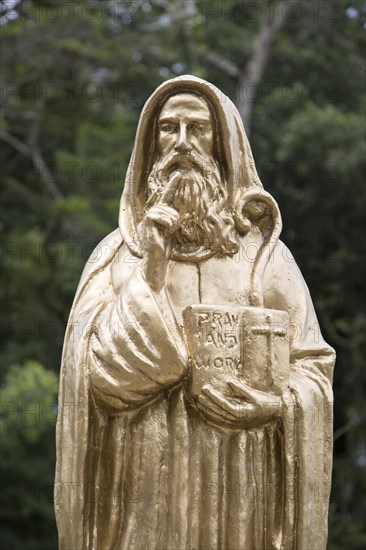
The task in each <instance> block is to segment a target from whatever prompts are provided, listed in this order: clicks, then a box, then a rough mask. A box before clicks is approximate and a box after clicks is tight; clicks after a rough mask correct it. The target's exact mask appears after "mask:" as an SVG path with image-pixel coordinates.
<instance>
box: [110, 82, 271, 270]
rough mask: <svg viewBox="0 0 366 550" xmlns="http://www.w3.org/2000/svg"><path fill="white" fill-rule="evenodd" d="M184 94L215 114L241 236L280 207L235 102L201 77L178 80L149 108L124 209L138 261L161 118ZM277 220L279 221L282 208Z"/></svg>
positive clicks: (125, 233)
mask: <svg viewBox="0 0 366 550" xmlns="http://www.w3.org/2000/svg"><path fill="white" fill-rule="evenodd" d="M184 92H191V93H195V94H196V95H199V96H201V97H203V98H204V99H205V100H206V101H207V102H208V103H209V105H210V107H211V109H212V111H213V113H214V118H215V122H216V149H217V151H216V153H217V155H218V159H219V164H220V167H221V170H222V171H223V172H224V174H223V176H224V177H225V181H226V184H227V191H228V196H229V206H230V208H231V210H232V212H233V215H234V219H235V223H236V227H237V229H238V231H239V232H241V233H243V234H245V233H247V232H248V231H249V230H250V228H251V227H252V221H253V220H250V216H251V217H253V215H254V216H256V217H258V215H262V217H263V215H264V213H266V212H267V210H268V204H269V203H271V204H270V210H271V211H273V205H274V204H275V201H274V199H273V198H272V197H271V196H270V195H269V194H268V193H266V192H265V191H264V190H263V186H262V183H261V181H260V179H259V176H258V173H257V170H256V167H255V163H254V159H253V155H252V151H251V148H250V145H249V142H248V139H247V136H246V133H245V130H244V127H243V123H242V121H241V118H240V115H239V113H238V110H237V109H236V107H235V105H234V104H233V103H232V101H231V100H230V99H229V98H228V97H227V96H226V95H225V94H223V93H222V92H221V91H220V90H219V89H218V88H216V86H214V85H213V84H210V83H209V82H207V81H205V80H202V79H200V78H197V77H195V76H191V75H184V76H179V77H177V78H173V79H171V80H168V81H166V82H164V83H163V84H161V86H159V87H158V88H157V89H156V90H155V92H154V93H153V94H152V95H151V96H150V98H149V99H148V100H147V102H146V103H145V105H144V108H143V110H142V113H141V116H140V120H139V124H138V127H137V132H136V138H135V144H134V148H133V151H132V155H131V160H130V164H129V167H128V170H127V174H126V180H125V185H124V190H123V194H122V199H121V203H120V213H119V227H120V231H121V234H122V237H123V239H124V241H125V243H126V244H127V246H128V247H129V248H130V250H131V252H132V253H133V254H134V255H136V256H138V257H142V246H141V243H140V241H139V236H138V232H137V226H138V224H139V223H140V221H141V219H142V215H143V211H144V208H145V203H146V185H147V178H148V175H149V173H150V171H151V168H152V165H153V162H154V160H155V155H156V151H155V147H156V143H157V139H156V138H157V136H156V128H157V125H156V121H157V116H158V114H159V112H160V110H161V108H162V106H163V105H164V103H165V102H166V100H167V99H168V98H169V97H170V96H173V95H176V94H178V93H184ZM248 198H250V201H251V202H253V201H255V206H254V208H253V204H252V205H251V208H250V209H249V210H248V212H245V207H246V205H247V203H248ZM261 199H263V200H261ZM259 203H264V205H265V206H264V207H262V206H259V208H258V204H259ZM258 212H259V214H258ZM248 214H249V217H248ZM276 217H277V221H278V219H279V218H278V217H279V212H278V208H277V216H276ZM277 225H278V224H277ZM272 229H273V228H272ZM173 259H176V260H181V261H197V260H198V259H202V256H200V258H198V257H197V256H196V257H194V258H192V257H191V256H189V255H188V254H186V255H185V254H178V253H176V254H175V256H174V255H173Z"/></svg>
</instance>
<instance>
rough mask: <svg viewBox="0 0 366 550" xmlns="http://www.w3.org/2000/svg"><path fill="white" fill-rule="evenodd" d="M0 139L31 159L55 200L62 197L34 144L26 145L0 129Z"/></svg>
mask: <svg viewBox="0 0 366 550" xmlns="http://www.w3.org/2000/svg"><path fill="white" fill-rule="evenodd" d="M0 139H2V140H3V141H5V142H6V143H8V144H9V145H11V146H12V147H14V149H16V150H17V151H19V153H21V154H22V155H25V156H26V157H29V158H30V159H32V161H33V164H34V166H35V167H36V169H37V170H38V172H39V174H40V176H41V178H42V180H43V182H44V184H45V186H46V187H47V189H48V191H49V193H50V194H51V196H52V197H53V198H54V199H55V200H60V199H62V198H63V193H62V192H61V190H60V188H59V187H58V185H57V182H56V180H55V178H54V177H53V175H52V174H51V171H50V170H49V168H48V166H47V164H46V162H45V160H44V158H43V156H42V153H41V151H40V149H39V148H38V147H36V146H34V147H30V146H29V145H26V144H25V143H23V142H22V141H20V140H19V139H18V138H16V137H15V136H12V135H11V134H9V133H8V132H6V131H5V130H0Z"/></svg>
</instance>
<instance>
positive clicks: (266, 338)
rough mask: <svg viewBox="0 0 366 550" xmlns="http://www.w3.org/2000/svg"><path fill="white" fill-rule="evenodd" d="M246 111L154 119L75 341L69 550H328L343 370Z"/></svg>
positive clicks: (198, 99) (64, 424)
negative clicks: (267, 186) (335, 409)
mask: <svg viewBox="0 0 366 550" xmlns="http://www.w3.org/2000/svg"><path fill="white" fill-rule="evenodd" d="M280 231H281V216H280V212H279V209H278V206H277V204H276V202H275V200H274V199H273V198H272V196H271V195H270V194H269V193H267V192H266V191H264V189H263V186H262V183H261V181H260V179H259V177H258V174H257V171H256V168H255V164H254V160H253V156H252V153H251V149H250V146H249V143H248V140H247V137H246V134H245V131H244V128H243V124H242V122H241V119H240V117H239V114H238V111H237V110H236V108H235V106H234V105H233V103H232V102H231V101H230V99H229V98H228V97H226V96H225V95H224V94H223V93H222V92H221V91H220V90H219V89H217V88H216V87H215V86H213V85H211V84H209V83H208V82H205V81H204V80H201V79H199V78H196V77H193V76H189V75H188V76H180V77H178V78H174V79H172V80H169V81H167V82H164V83H163V84H162V85H161V86H160V87H159V88H158V89H157V90H156V91H155V92H154V93H153V94H152V96H151V97H150V99H149V100H148V101H147V102H146V104H145V106H144V108H143V111H142V113H141V117H140V121H139V125H138V128H137V134H136V141H135V146H134V149H133V153H132V157H131V161H130V164H129V169H128V172H127V176H126V180H125V184H124V189H123V193H122V199H121V206H120V215H119V228H118V229H116V230H115V231H114V232H113V233H111V234H110V235H109V236H107V237H106V238H105V239H104V240H103V241H102V242H101V243H100V244H99V245H98V246H97V247H96V249H95V251H94V253H93V254H92V256H91V257H90V259H89V260H88V262H87V265H86V267H85V269H84V272H83V274H82V277H81V281H80V284H79V287H78V290H77V293H76V297H75V301H74V304H73V307H72V311H71V315H70V321H69V323H68V328H67V331H66V336H65V345H64V352H63V359H62V367H61V383H60V398H59V416H58V423H57V471H56V485H55V507H56V516H57V525H58V531H59V544H60V549H61V550H265V549H266V550H267V549H268V550H270V549H275V550H294V549H296V550H325V548H326V542H327V516H328V503H329V492H330V479H331V463H332V386H331V384H332V370H333V366H334V360H335V354H334V351H333V349H332V348H331V347H329V346H328V345H327V344H326V343H325V342H324V340H323V338H322V336H321V333H320V330H319V326H318V322H317V318H316V315H315V312H314V308H313V305H312V301H311V298H310V295H309V291H308V289H307V286H306V284H305V282H304V280H303V278H302V276H301V273H300V271H299V269H298V267H297V265H296V263H295V261H294V259H293V257H292V256H291V254H290V252H289V251H288V249H287V248H286V247H285V245H284V244H283V243H281V241H280V240H279V235H280Z"/></svg>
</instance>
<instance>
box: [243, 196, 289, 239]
mask: <svg viewBox="0 0 366 550" xmlns="http://www.w3.org/2000/svg"><path fill="white" fill-rule="evenodd" d="M234 219H235V224H236V227H237V229H238V231H239V232H240V233H242V234H244V235H245V234H247V233H248V232H249V231H253V230H255V229H257V230H258V231H259V232H260V233H261V234H262V236H263V239H264V240H265V241H266V240H268V239H269V238H271V237H272V236H273V237H275V238H278V236H279V234H280V232H281V228H282V222H281V214H280V211H279V209H278V206H277V203H276V201H275V200H274V198H273V197H272V195H270V194H269V193H267V192H266V191H264V190H263V189H258V188H257V189H251V190H247V191H245V192H244V193H243V195H242V196H241V197H240V198H239V199H238V200H237V202H236V205H235V209H234Z"/></svg>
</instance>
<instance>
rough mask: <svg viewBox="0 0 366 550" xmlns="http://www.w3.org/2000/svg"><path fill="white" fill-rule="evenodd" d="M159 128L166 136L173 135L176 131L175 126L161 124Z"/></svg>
mask: <svg viewBox="0 0 366 550" xmlns="http://www.w3.org/2000/svg"><path fill="white" fill-rule="evenodd" d="M160 128H161V130H162V131H163V132H166V133H167V134H174V133H175V132H177V131H178V129H177V126H176V125H175V124H162V125H161V126H160Z"/></svg>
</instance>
